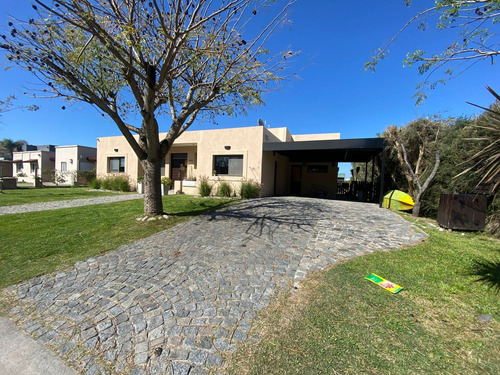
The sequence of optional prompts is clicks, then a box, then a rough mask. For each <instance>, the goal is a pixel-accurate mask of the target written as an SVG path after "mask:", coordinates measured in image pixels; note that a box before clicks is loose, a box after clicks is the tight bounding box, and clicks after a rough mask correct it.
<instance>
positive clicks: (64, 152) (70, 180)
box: [55, 145, 97, 185]
mask: <svg viewBox="0 0 500 375" xmlns="http://www.w3.org/2000/svg"><path fill="white" fill-rule="evenodd" d="M96 156H97V149H96V148H94V147H86V146H78V145H73V146H56V153H55V158H56V160H55V170H56V173H57V174H58V176H60V177H62V178H63V179H64V182H61V184H62V185H73V184H74V183H76V181H77V171H79V170H92V169H94V168H95V163H94V162H90V161H88V160H87V158H95V157H96ZM62 162H65V163H66V172H62V170H61V163H62Z"/></svg>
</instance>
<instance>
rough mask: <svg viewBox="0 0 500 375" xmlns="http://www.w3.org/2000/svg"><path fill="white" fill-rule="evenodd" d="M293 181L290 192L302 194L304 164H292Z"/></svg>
mask: <svg viewBox="0 0 500 375" xmlns="http://www.w3.org/2000/svg"><path fill="white" fill-rule="evenodd" d="M291 175H292V181H291V183H290V194H291V195H300V188H301V184H302V165H292V173H291Z"/></svg>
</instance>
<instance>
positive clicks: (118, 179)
mask: <svg viewBox="0 0 500 375" xmlns="http://www.w3.org/2000/svg"><path fill="white" fill-rule="evenodd" d="M90 187H91V188H92V189H102V190H114V191H130V182H129V180H128V178H127V177H125V176H106V177H102V178H95V179H93V180H92V182H91V183H90Z"/></svg>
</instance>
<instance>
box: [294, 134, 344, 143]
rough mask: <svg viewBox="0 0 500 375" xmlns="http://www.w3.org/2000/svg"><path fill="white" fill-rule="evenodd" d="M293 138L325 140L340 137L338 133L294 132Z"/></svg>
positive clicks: (298, 140)
mask: <svg viewBox="0 0 500 375" xmlns="http://www.w3.org/2000/svg"><path fill="white" fill-rule="evenodd" d="M292 137H293V140H294V141H295V142H300V141H326V140H334V139H340V133H323V134H294V135H293V136H292Z"/></svg>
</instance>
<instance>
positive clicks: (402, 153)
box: [383, 119, 442, 216]
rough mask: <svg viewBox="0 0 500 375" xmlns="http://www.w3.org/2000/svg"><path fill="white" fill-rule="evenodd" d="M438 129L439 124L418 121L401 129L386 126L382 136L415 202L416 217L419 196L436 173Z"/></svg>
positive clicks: (439, 153)
mask: <svg viewBox="0 0 500 375" xmlns="http://www.w3.org/2000/svg"><path fill="white" fill-rule="evenodd" d="M441 126H442V124H441V122H439V121H433V120H430V119H418V120H416V121H412V122H410V123H409V124H407V125H406V126H405V127H403V128H397V127H396V126H389V127H387V129H386V130H385V131H384V133H383V137H384V138H385V139H386V140H387V143H388V146H389V147H392V148H393V149H394V150H395V151H396V155H397V158H398V160H399V164H400V167H401V170H402V171H403V173H404V176H405V177H406V180H407V182H408V190H409V194H410V195H411V196H412V197H413V198H414V200H415V206H414V207H413V215H414V216H419V214H420V202H421V199H422V195H423V194H424V193H425V191H426V190H427V188H428V187H429V185H430V183H431V182H432V180H433V179H434V177H436V174H437V171H438V169H439V165H440V161H441V159H440V156H441V150H440V149H439V142H438V140H439V133H440V130H441ZM433 154H434V161H433V160H432V155H433Z"/></svg>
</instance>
